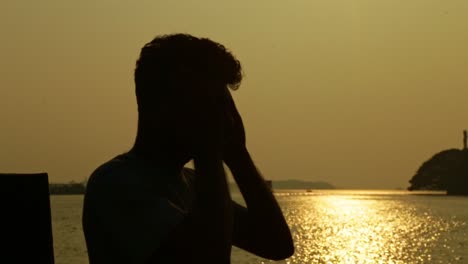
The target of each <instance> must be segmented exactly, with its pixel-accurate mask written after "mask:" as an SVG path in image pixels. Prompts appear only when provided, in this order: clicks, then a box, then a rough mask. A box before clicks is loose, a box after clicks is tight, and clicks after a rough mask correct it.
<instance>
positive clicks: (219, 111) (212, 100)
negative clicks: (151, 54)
mask: <svg viewBox="0 0 468 264" xmlns="http://www.w3.org/2000/svg"><path fill="white" fill-rule="evenodd" d="M176 91H177V92H176V94H175V95H174V97H173V99H171V100H170V101H171V102H169V101H168V102H165V103H164V105H163V108H166V109H163V111H162V112H161V115H162V119H163V120H165V121H164V122H165V124H164V127H165V128H167V131H168V132H169V134H168V139H169V138H170V140H171V141H173V143H174V144H175V145H176V147H177V148H178V149H180V151H184V152H187V153H189V155H191V154H192V153H193V150H194V148H195V146H196V145H197V144H199V141H200V139H201V138H203V137H206V134H211V133H218V132H219V133H224V132H225V130H226V129H227V127H228V126H229V122H230V119H231V118H230V117H231V113H230V109H229V107H228V102H229V98H230V96H231V94H230V92H229V90H228V88H227V87H226V86H225V85H223V84H217V83H216V82H208V81H200V82H194V83H191V84H190V85H185V86H183V87H180V89H176ZM207 130H209V131H207ZM215 130H219V131H215Z"/></svg>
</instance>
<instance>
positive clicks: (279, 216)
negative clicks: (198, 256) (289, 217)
mask: <svg viewBox="0 0 468 264" xmlns="http://www.w3.org/2000/svg"><path fill="white" fill-rule="evenodd" d="M226 96H227V97H226V99H227V102H228V104H227V107H228V109H227V118H226V120H228V121H230V123H229V122H227V127H228V128H229V129H228V131H230V132H231V133H230V134H229V136H230V137H229V138H228V139H229V140H228V141H227V142H226V143H225V145H224V151H223V159H224V162H225V163H226V165H228V167H229V169H230V170H231V172H232V174H233V176H234V179H235V180H236V183H237V185H238V186H239V189H240V191H241V193H242V195H243V197H244V200H245V202H246V204H247V208H244V207H243V206H240V205H238V204H234V206H233V208H234V232H233V243H234V245H236V246H238V247H240V248H243V249H245V250H247V251H250V252H252V253H254V254H256V255H259V256H262V257H264V258H268V259H275V260H277V259H285V258H287V257H290V256H291V255H292V254H293V253H294V244H293V241H292V237H291V233H290V231H289V227H288V225H287V224H286V221H285V219H284V217H283V213H282V212H281V209H280V207H279V206H278V203H277V202H276V199H275V197H274V196H273V194H272V192H271V190H270V188H269V187H268V186H267V185H266V184H265V180H264V179H263V177H262V176H261V175H260V173H259V171H258V170H257V168H256V167H255V164H254V162H253V161H252V158H251V157H250V155H249V152H248V151H247V148H246V143H245V142H246V137H245V130H244V124H243V122H242V118H241V116H240V114H239V112H238V111H237V108H236V105H235V103H234V100H233V99H232V96H231V94H230V93H229V92H227V93H226Z"/></svg>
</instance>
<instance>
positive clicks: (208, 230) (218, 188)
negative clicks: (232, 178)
mask: <svg viewBox="0 0 468 264" xmlns="http://www.w3.org/2000/svg"><path fill="white" fill-rule="evenodd" d="M194 164H195V171H196V177H195V182H194V188H195V193H196V198H195V201H194V204H193V211H192V213H193V218H194V223H195V226H194V227H195V228H198V232H199V236H200V240H199V241H198V243H200V242H202V241H203V242H204V243H205V244H206V246H208V247H209V248H205V249H204V250H210V252H211V254H213V255H219V257H221V258H222V257H229V256H230V248H231V241H232V237H231V236H232V207H231V197H230V194H229V189H228V185H227V180H226V176H225V173H224V168H223V163H222V160H221V158H220V156H218V155H214V154H209V155H203V156H200V157H197V158H195V159H194ZM200 246H202V245H200Z"/></svg>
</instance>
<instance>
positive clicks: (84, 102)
mask: <svg viewBox="0 0 468 264" xmlns="http://www.w3.org/2000/svg"><path fill="white" fill-rule="evenodd" d="M467 14H468V1H466V0H450V1H445V0H379V1H376V0H314V1H310V0H308V1H306V0H302V1H297V0H291V1H277V0H269V1H247V0H242V1H215V0H209V1H180V0H178V1H161V0H158V1H130V0H128V1H115V0H112V1H110V0H106V1H103V0H83V1H69V0H57V1H52V0H44V1H13V0H6V1H2V3H1V4H0V32H1V41H0V125H1V127H0V128H1V132H0V172H39V171H46V172H48V173H49V175H50V180H51V181H53V182H59V181H60V182H63V181H70V180H76V181H79V180H82V179H83V178H85V177H87V176H89V174H90V173H91V172H92V171H93V170H94V169H95V168H96V167H97V166H98V165H100V164H101V163H103V162H105V161H107V160H108V159H110V158H112V157H113V156H115V155H116V154H119V153H120V152H123V151H126V150H128V149H129V148H130V147H131V145H132V143H133V141H134V137H135V133H136V120H137V111H136V101H135V96H134V85H133V70H134V65H135V60H136V58H137V56H138V53H139V49H140V48H141V46H142V45H143V44H144V43H146V42H148V41H150V40H151V39H152V38H153V37H154V36H155V35H159V34H166V33H175V32H185V33H190V34H194V35H197V36H202V37H209V38H211V39H213V40H215V41H218V42H220V43H223V44H224V45H225V46H227V47H228V48H229V49H230V50H231V51H232V52H233V53H234V54H235V55H236V56H237V57H238V58H239V59H240V60H241V62H242V63H243V67H244V70H245V73H246V77H245V80H244V82H243V84H242V86H241V88H240V89H239V90H238V91H236V92H234V97H235V99H236V101H237V104H238V108H239V110H240V112H241V114H242V116H243V118H244V122H245V126H246V130H247V137H248V147H249V149H250V151H251V153H252V155H253V157H254V159H255V161H256V162H257V165H258V166H259V168H260V170H261V171H262V172H263V174H264V176H265V177H266V178H270V179H274V180H275V179H287V178H297V179H304V180H324V181H328V182H330V183H332V184H334V185H336V186H339V187H343V188H395V187H407V181H408V180H409V179H410V178H411V176H412V175H413V174H414V172H415V170H416V169H417V168H418V167H419V165H420V164H421V163H422V162H423V161H425V160H426V159H428V158H429V157H431V156H432V155H433V154H435V153H436V152H438V151H440V150H443V149H447V148H454V147H455V148H460V147H461V146H462V130H463V129H465V128H468V15H467Z"/></svg>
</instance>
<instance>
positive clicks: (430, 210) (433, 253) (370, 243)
mask: <svg viewBox="0 0 468 264" xmlns="http://www.w3.org/2000/svg"><path fill="white" fill-rule="evenodd" d="M447 198H448V197H445V196H444V197H442V196H439V197H437V196H409V195H393V196H392V195H391V193H390V194H388V193H387V194H385V193H383V194H382V193H380V194H379V193H378V192H370V193H365V192H364V193H361V194H359V193H355V194H352V195H349V192H348V194H346V193H345V192H343V193H339V192H338V193H334V194H331V193H326V195H320V194H319V195H312V196H311V195H303V196H297V195H294V196H292V195H290V194H282V196H281V198H280V199H279V200H281V203H282V208H283V210H284V214H285V217H286V219H287V221H288V223H289V225H290V227H291V231H292V233H293V236H294V241H295V246H296V253H295V254H294V256H293V257H292V258H290V259H289V261H288V262H287V263H451V262H458V263H466V262H468V259H466V258H467V253H465V252H466V250H467V249H468V247H467V246H468V245H466V242H467V235H468V231H467V220H468V211H467V206H468V200H467V199H464V200H462V201H464V203H462V204H458V206H459V207H458V206H457V204H453V206H451V205H450V204H449V203H447V202H445V201H446V200H447ZM460 199H463V198H460ZM447 207H452V208H451V209H450V210H447ZM457 215H458V216H459V217H457ZM454 231H459V234H458V236H456V238H455V239H454V238H453V237H452V238H451V237H450V233H451V232H454Z"/></svg>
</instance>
